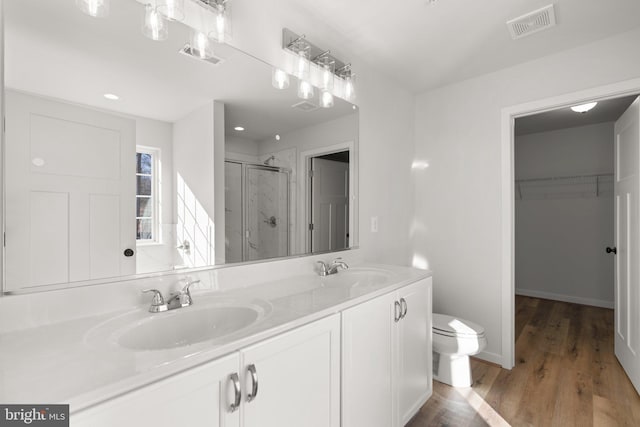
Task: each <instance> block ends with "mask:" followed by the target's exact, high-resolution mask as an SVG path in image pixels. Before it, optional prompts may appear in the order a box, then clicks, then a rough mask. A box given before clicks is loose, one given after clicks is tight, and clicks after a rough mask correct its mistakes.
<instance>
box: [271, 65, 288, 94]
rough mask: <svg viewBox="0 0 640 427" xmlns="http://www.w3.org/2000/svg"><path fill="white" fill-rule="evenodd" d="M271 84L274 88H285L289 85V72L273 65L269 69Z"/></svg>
mask: <svg viewBox="0 0 640 427" xmlns="http://www.w3.org/2000/svg"><path fill="white" fill-rule="evenodd" d="M271 85H272V86H273V87H275V88H276V89H287V88H288V87H289V74H287V73H286V72H285V71H283V70H281V69H280V68H276V67H273V69H272V70H271Z"/></svg>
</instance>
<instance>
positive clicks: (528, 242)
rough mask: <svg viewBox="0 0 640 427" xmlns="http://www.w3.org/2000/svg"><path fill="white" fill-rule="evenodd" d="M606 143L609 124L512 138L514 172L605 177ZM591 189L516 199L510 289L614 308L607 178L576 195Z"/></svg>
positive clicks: (608, 166)
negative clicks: (608, 250)
mask: <svg viewBox="0 0 640 427" xmlns="http://www.w3.org/2000/svg"><path fill="white" fill-rule="evenodd" d="M613 140H614V136H613V123H601V124H595V125H590V126H581V127H574V128H568V129H561V130H556V131H551V132H540V133H533V134H528V135H521V136H516V138H515V153H514V154H515V177H516V179H536V178H551V177H563V176H565V177H566V176H580V175H595V174H612V173H613V150H614V146H613ZM557 182H558V181H556V183H557ZM592 188H594V189H595V185H593V186H592V185H586V186H585V185H576V186H564V187H563V188H562V190H563V191H564V192H565V195H564V196H558V195H555V196H554V195H553V194H551V197H553V198H542V197H537V196H534V197H531V196H527V195H526V194H525V195H524V197H523V198H522V199H519V198H516V203H515V238H516V240H515V242H516V243H515V253H516V269H515V278H516V279H515V282H516V293H517V294H521V295H529V296H537V297H542V298H550V299H558V300H561V301H568V302H577V303H582V304H591V305H598V306H603V307H613V274H614V270H613V267H614V258H613V256H611V255H609V254H607V253H606V252H605V251H604V248H605V247H606V246H611V245H612V244H613V243H614V227H613V223H614V209H613V208H614V206H613V197H612V196H613V192H612V190H613V181H611V182H607V183H604V182H603V183H602V184H601V188H600V193H599V194H598V195H595V194H593V195H592V194H589V195H581V194H579V193H580V192H583V190H585V189H592ZM549 190H550V191H553V188H549ZM583 194H584V193H583ZM547 197H549V196H547Z"/></svg>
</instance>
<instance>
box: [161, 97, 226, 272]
mask: <svg viewBox="0 0 640 427" xmlns="http://www.w3.org/2000/svg"><path fill="white" fill-rule="evenodd" d="M213 165H214V103H213V102H210V103H207V104H206V105H204V106H202V107H200V108H198V109H197V110H194V111H192V112H191V113H190V114H188V115H187V116H186V117H183V118H182V119H180V120H177V121H176V122H175V123H174V124H173V166H174V179H175V180H176V184H175V185H176V191H175V195H174V197H177V199H176V201H175V207H176V208H175V209H176V210H175V212H176V213H175V219H176V221H175V222H176V224H177V231H176V239H177V242H178V243H179V244H181V243H182V242H183V241H184V240H187V241H189V244H190V246H191V253H190V254H186V253H184V252H183V251H181V252H180V253H179V255H181V256H182V260H181V261H178V262H177V264H178V265H185V266H188V267H201V266H206V265H211V264H213V261H214V259H215V254H214V251H215V249H216V248H215V240H214V239H215V230H214V218H215V205H216V203H215V196H214V178H215V177H214V168H213ZM221 172H222V173H223V174H224V169H222V171H221ZM222 197H223V198H224V191H223V193H222ZM220 250H221V251H222V252H223V253H224V246H222V247H221V248H220Z"/></svg>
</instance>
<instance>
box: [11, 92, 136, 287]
mask: <svg viewBox="0 0 640 427" xmlns="http://www.w3.org/2000/svg"><path fill="white" fill-rule="evenodd" d="M5 100H6V104H7V129H6V156H7V158H9V159H11V161H10V162H7V163H6V180H7V185H6V189H7V190H6V198H7V212H6V259H7V264H6V266H7V267H6V290H16V289H19V288H23V287H35V286H43V285H51V284H58V283H66V282H75V281H84V280H92V279H100V278H106V277H118V276H122V275H130V274H135V266H136V260H135V250H134V251H133V254H132V255H131V256H125V254H124V251H125V249H135V247H136V239H135V233H134V230H135V215H133V212H135V190H134V188H133V187H132V186H131V185H130V182H131V180H132V177H133V176H135V143H134V141H135V122H134V121H133V120H128V119H124V118H121V117H117V116H114V115H111V114H106V113H102V112H98V111H95V110H90V109H86V108H81V107H77V106H74V105H71V104H67V103H63V102H57V101H52V100H47V99H44V98H40V97H35V96H31V95H27V94H23V93H19V92H14V91H7V92H6V98H5Z"/></svg>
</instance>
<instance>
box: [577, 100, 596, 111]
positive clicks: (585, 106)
mask: <svg viewBox="0 0 640 427" xmlns="http://www.w3.org/2000/svg"><path fill="white" fill-rule="evenodd" d="M597 104H598V103H597V102H589V103H587V104H580V105H574V106H573V107H571V109H572V110H573V111H575V112H576V113H586V112H587V111H589V110H591V109H592V108H593V107H595V106H596V105H597Z"/></svg>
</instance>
